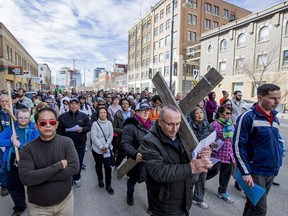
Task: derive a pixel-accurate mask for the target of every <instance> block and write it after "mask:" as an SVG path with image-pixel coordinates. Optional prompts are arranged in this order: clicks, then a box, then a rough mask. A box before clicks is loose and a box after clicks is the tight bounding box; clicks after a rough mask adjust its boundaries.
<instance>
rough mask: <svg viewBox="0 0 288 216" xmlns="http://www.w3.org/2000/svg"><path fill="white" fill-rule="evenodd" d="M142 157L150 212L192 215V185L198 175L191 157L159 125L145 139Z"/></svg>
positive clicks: (177, 215)
mask: <svg viewBox="0 0 288 216" xmlns="http://www.w3.org/2000/svg"><path fill="white" fill-rule="evenodd" d="M177 140H178V141H179V143H180V140H179V139H178V138H177ZM174 143H175V141H174ZM180 144H181V143H180ZM180 146H181V145H180ZM142 158H143V163H144V165H145V168H146V175H147V180H146V184H147V191H148V203H149V207H150V209H151V211H152V212H153V213H154V214H155V215H159V216H167V215H171V216H172V215H173V216H179V215H185V214H186V215H189V209H190V207H191V205H192V185H193V182H195V181H196V180H197V177H198V176H197V175H193V174H192V170H191V166H190V165H189V158H188V156H187V154H186V152H185V150H184V149H183V148H182V146H181V147H180V149H177V148H176V147H175V145H173V141H172V140H171V139H170V138H169V137H167V136H166V135H165V134H164V133H163V132H162V130H161V129H160V127H159V125H158V123H156V124H155V127H153V128H152V129H151V131H150V133H148V134H147V135H146V136H145V137H144V141H143V145H142ZM195 178H196V179H195Z"/></svg>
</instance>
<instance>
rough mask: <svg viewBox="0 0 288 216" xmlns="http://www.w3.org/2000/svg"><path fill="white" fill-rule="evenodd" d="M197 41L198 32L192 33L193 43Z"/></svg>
mask: <svg viewBox="0 0 288 216" xmlns="http://www.w3.org/2000/svg"><path fill="white" fill-rule="evenodd" d="M195 41H196V32H192V42H195Z"/></svg>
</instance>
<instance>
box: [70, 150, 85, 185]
mask: <svg viewBox="0 0 288 216" xmlns="http://www.w3.org/2000/svg"><path fill="white" fill-rule="evenodd" d="M85 148H86V146H85V145H84V146H83V147H81V148H76V151H77V154H78V158H79V165H80V166H79V172H78V173H77V174H76V175H74V176H73V180H74V181H77V180H80V178H81V167H82V164H83V159H84V155H85Z"/></svg>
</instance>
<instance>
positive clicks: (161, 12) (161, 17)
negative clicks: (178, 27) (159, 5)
mask: <svg viewBox="0 0 288 216" xmlns="http://www.w3.org/2000/svg"><path fill="white" fill-rule="evenodd" d="M163 17H164V9H162V10H161V11H160V19H163Z"/></svg>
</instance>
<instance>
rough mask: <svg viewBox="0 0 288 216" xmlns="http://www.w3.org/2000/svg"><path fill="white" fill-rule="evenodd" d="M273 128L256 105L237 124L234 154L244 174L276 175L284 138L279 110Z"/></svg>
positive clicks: (274, 113)
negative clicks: (280, 131) (280, 129)
mask: <svg viewBox="0 0 288 216" xmlns="http://www.w3.org/2000/svg"><path fill="white" fill-rule="evenodd" d="M272 113H273V116H274V119H273V125H272V126H271V125H270V123H269V121H268V120H267V119H266V117H265V116H264V115H263V114H262V113H259V112H257V111H256V108H255V106H254V107H252V109H251V110H249V111H247V112H245V113H243V114H242V115H241V116H240V117H239V118H238V119H237V123H236V129H235V131H234V135H233V151H234V155H235V159H236V162H237V167H238V168H239V170H240V172H241V174H242V175H250V174H254V175H262V176H276V175H277V174H278V172H279V169H280V166H281V165H282V156H281V144H282V143H281V140H282V138H281V136H280V133H279V120H278V118H277V117H276V114H277V111H275V110H273V111H272Z"/></svg>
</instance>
